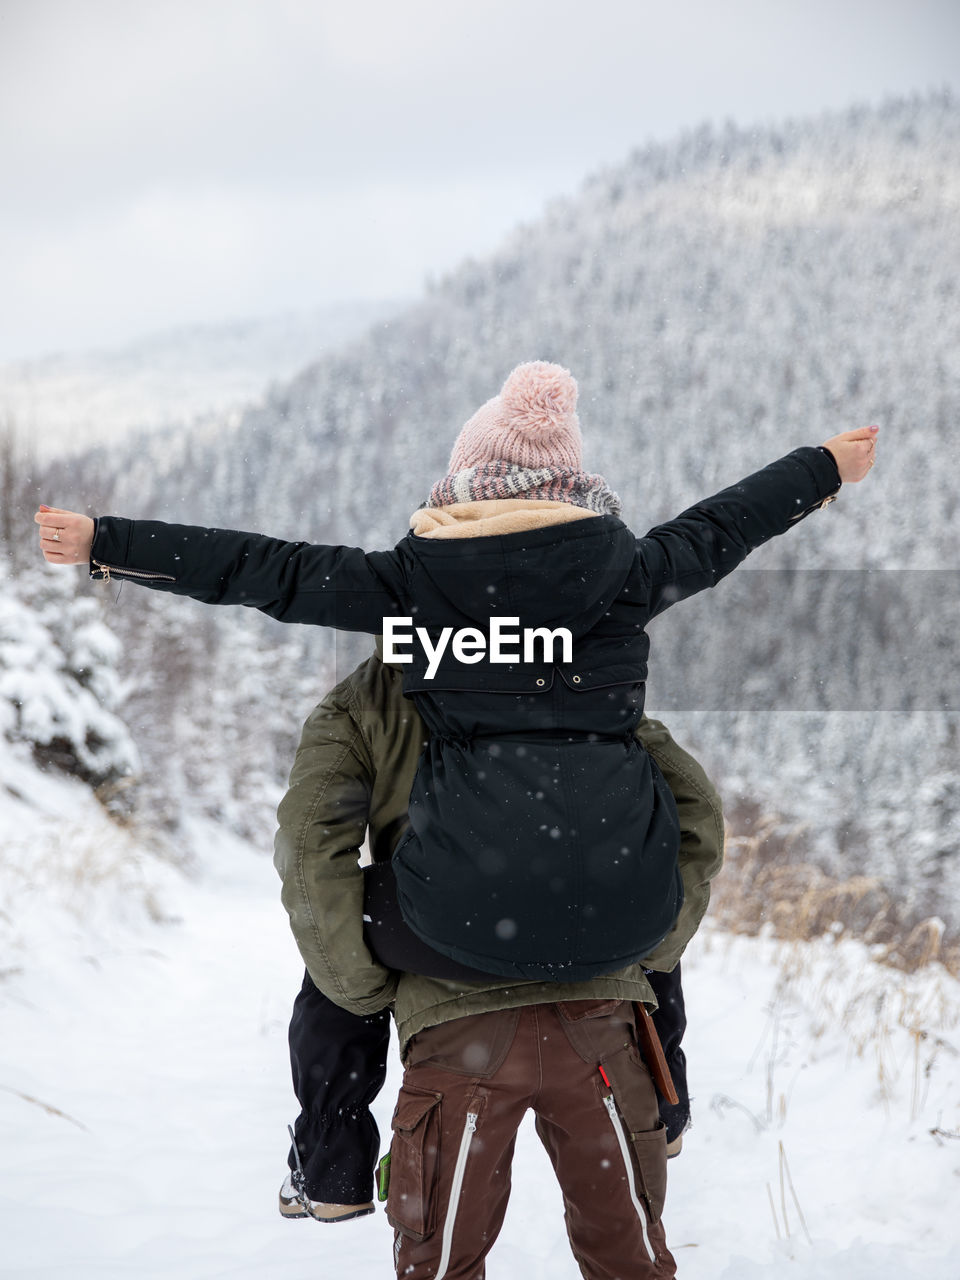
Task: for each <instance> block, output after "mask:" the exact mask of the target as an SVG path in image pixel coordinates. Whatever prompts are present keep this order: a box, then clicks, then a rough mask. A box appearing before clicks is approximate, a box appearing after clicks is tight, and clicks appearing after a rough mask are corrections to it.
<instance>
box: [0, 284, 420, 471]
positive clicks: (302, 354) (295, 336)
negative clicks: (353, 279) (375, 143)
mask: <svg viewBox="0 0 960 1280" xmlns="http://www.w3.org/2000/svg"><path fill="white" fill-rule="evenodd" d="M398 309H399V304H398V303H386V302H383V303H373V302H371V303H344V304H342V305H341V306H339V307H326V308H323V309H322V310H319V311H316V312H312V313H306V314H300V313H291V314H289V315H282V316H276V317H272V318H269V319H262V320H251V321H247V322H246V323H243V322H239V323H235V324H230V325H220V326H212V325H208V326H194V327H192V328H183V329H175V330H172V331H168V332H163V333H157V334H154V335H152V336H150V337H147V338H143V339H141V340H139V341H137V342H133V343H131V344H130V345H129V346H127V347H123V348H120V349H108V350H102V351H87V352H64V353H58V354H53V355H48V356H45V357H42V358H40V359H35V360H21V361H16V362H13V361H11V362H7V363H5V364H0V422H3V421H4V420H8V421H13V422H14V423H15V424H16V426H17V428H18V430H19V431H20V432H21V433H22V434H23V436H24V437H25V438H27V439H29V440H30V441H31V443H32V444H33V445H34V446H35V448H36V451H37V454H38V456H39V457H41V458H44V459H46V458H50V457H52V456H53V455H54V454H55V453H56V452H58V451H60V450H67V451H68V452H69V453H71V454H72V453H76V452H77V450H79V449H84V448H89V447H91V446H92V445H96V444H115V443H116V442H117V441H118V440H120V439H122V438H123V437H125V436H127V435H128V434H130V433H131V432H132V431H137V430H155V429H156V428H157V427H161V426H164V427H170V426H172V425H175V424H176V425H180V424H183V423H198V424H200V425H202V429H203V430H205V431H207V432H212V431H215V430H216V427H217V426H219V425H221V424H222V423H223V422H224V421H226V420H228V419H229V418H230V416H231V415H233V416H236V414H238V413H239V412H240V411H241V410H242V409H244V408H246V407H247V406H248V405H249V404H250V403H251V402H252V401H255V400H258V399H260V398H261V397H262V396H263V394H264V393H265V392H266V390H267V388H268V387H269V386H270V385H271V384H272V383H274V382H283V381H286V380H287V379H289V378H292V377H293V375H294V374H296V373H299V372H300V371H301V370H302V369H303V368H304V367H305V366H306V365H308V364H311V363H312V362H313V361H314V360H317V359H318V358H319V357H320V356H321V355H322V354H324V353H325V352H328V351H331V350H333V349H334V348H336V347H338V346H342V345H343V344H344V343H346V342H349V341H350V340H351V339H353V338H356V337H358V336H359V335H360V334H361V333H363V332H364V331H365V330H366V329H368V328H370V326H371V325H373V324H375V323H376V322H378V321H382V320H384V319H386V318H387V317H388V316H390V315H392V314H394V312H396V311H397V310H398ZM194 429H197V428H196V427H195V428H194Z"/></svg>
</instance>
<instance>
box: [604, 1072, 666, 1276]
mask: <svg viewBox="0 0 960 1280" xmlns="http://www.w3.org/2000/svg"><path fill="white" fill-rule="evenodd" d="M603 1103H604V1106H605V1107H606V1108H607V1114H608V1115H609V1116H610V1123H611V1124H612V1125H613V1131H614V1133H615V1134H616V1135H617V1143H618V1145H619V1147H620V1154H621V1155H622V1156H623V1164H624V1168H625V1169H626V1171H627V1186H628V1187H629V1188H630V1199H631V1200H632V1201H633V1207H634V1209H636V1211H637V1217H638V1218H639V1219H640V1230H641V1231H642V1232H643V1243H644V1246H645V1247H646V1250H647V1257H648V1258H649V1259H650V1261H651V1262H656V1260H657V1255H656V1254H655V1253H654V1251H653V1246H652V1245H651V1244H650V1237H649V1235H648V1234H647V1214H646V1210H645V1209H644V1207H643V1205H642V1204H641V1203H640V1198H639V1196H638V1195H637V1184H636V1179H635V1178H634V1176H633V1161H632V1160H631V1159H630V1149H629V1147H628V1146H627V1138H626V1135H625V1134H624V1132H623V1125H622V1123H621V1122H620V1117H619V1116H618V1115H617V1107H616V1103H615V1102H614V1100H613V1094H612V1093H608V1094H607V1095H606V1097H605V1098H604V1099H603Z"/></svg>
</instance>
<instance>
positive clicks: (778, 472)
mask: <svg viewBox="0 0 960 1280" xmlns="http://www.w3.org/2000/svg"><path fill="white" fill-rule="evenodd" d="M839 488H840V473H839V471H838V470H837V464H836V463H835V462H834V460H833V457H832V455H831V454H830V452H829V451H828V450H827V449H823V448H818V449H811V448H803V449H795V450H794V451H793V453H788V454H787V455H786V457H783V458H780V459H779V460H778V461H777V462H772V463H771V464H770V465H769V466H767V467H764V468H763V469H762V470H761V471H755V472H754V473H753V475H750V476H747V477H746V478H745V479H743V480H741V481H740V482H739V483H738V484H735V485H731V487H730V488H728V489H722V490H721V491H720V492H719V493H716V494H714V495H713V497H712V498H705V499H704V500H703V501H702V502H698V503H697V504H696V505H695V506H692V507H689V508H688V509H687V510H686V511H684V512H682V514H681V515H679V516H677V517H676V519H675V520H670V521H668V522H667V523H666V524H661V525H657V526H656V528H653V529H651V530H650V531H649V533H647V534H645V535H644V536H643V537H642V538H638V539H637V551H638V554H639V560H640V564H641V566H642V570H643V572H644V574H645V576H646V577H647V579H648V584H647V586H648V593H649V594H648V600H649V606H650V613H649V616H650V617H655V616H656V615H657V614H658V613H662V612H663V610H664V609H666V608H668V607H669V606H670V605H671V604H675V603H676V602H677V601H678V600H684V599H686V598H687V597H688V596H692V595H694V594H696V592H698V591H703V590H704V588H706V587H712V586H714V585H715V584H716V583H717V582H719V581H720V579H721V578H723V577H725V576H726V575H727V574H728V573H730V572H732V571H733V570H734V569H735V568H736V567H737V565H739V564H740V563H742V561H743V560H745V559H746V557H747V556H748V555H749V554H750V552H751V551H755V550H756V548H757V547H760V546H762V545H763V543H765V542H768V541H769V540H770V539H771V538H773V537H776V536H777V534H781V533H786V532H787V530H788V529H791V528H792V527H793V526H794V525H795V524H797V523H798V522H799V521H800V520H802V519H803V518H804V516H808V515H809V514H810V513H811V511H816V510H817V509H818V508H820V507H822V506H825V505H826V503H828V502H830V501H831V500H832V499H833V497H834V496H835V495H836V493H837V490H838V489H839Z"/></svg>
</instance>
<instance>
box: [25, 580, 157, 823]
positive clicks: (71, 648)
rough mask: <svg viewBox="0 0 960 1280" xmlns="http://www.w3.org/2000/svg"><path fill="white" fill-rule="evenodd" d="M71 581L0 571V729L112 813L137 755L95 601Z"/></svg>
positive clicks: (109, 637)
mask: <svg viewBox="0 0 960 1280" xmlns="http://www.w3.org/2000/svg"><path fill="white" fill-rule="evenodd" d="M28 584H29V587H30V591H29V593H28ZM75 586H76V583H75V580H74V578H73V576H72V575H71V576H70V577H69V578H68V577H67V576H58V574H57V571H54V570H51V571H47V572H43V571H42V570H39V569H38V570H37V571H36V573H35V574H32V575H31V576H30V578H29V579H26V580H23V581H16V580H14V579H11V578H6V579H0V732H2V733H3V734H4V736H5V737H6V738H7V739H8V740H9V741H11V742H22V743H25V744H27V745H28V746H29V747H30V749H31V751H32V753H33V756H34V758H35V759H36V760H37V762H38V763H39V764H41V765H43V766H54V767H56V768H58V769H61V770H63V771H64V772H65V773H69V774H72V775H75V776H76V777H79V778H80V779H82V780H83V781H84V782H87V783H89V784H90V785H91V786H93V787H96V788H98V789H99V793H100V795H101V798H102V799H103V800H104V802H105V803H106V804H107V805H108V807H110V808H111V809H112V810H114V811H121V810H123V809H125V808H126V807H127V804H128V801H127V800H126V799H125V798H124V792H125V791H126V790H127V785H126V784H127V783H128V781H129V780H132V779H133V778H134V777H135V775H136V774H137V773H138V771H139V767H140V758H139V753H138V752H137V749H136V746H135V745H134V742H133V739H132V738H131V736H130V732H129V730H128V729H127V727H126V725H125V724H124V722H123V720H122V719H121V718H120V717H119V715H117V713H116V707H117V706H118V704H119V701H120V699H121V698H122V696H123V693H124V689H123V686H122V685H121V682H120V680H119V678H118V675H117V667H116V664H117V661H118V658H119V646H118V643H117V640H116V637H115V636H114V635H113V634H112V633H111V632H110V630H109V629H108V628H107V627H106V625H105V624H104V623H103V621H102V619H101V618H100V616H99V606H98V604H97V602H96V600H94V599H92V598H90V597H89V596H86V597H84V596H77V595H75V594H74V590H75Z"/></svg>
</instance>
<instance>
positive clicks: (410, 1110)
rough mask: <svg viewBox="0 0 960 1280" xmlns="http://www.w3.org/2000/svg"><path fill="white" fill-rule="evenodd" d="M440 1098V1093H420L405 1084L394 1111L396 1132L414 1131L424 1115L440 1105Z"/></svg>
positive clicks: (393, 1123) (393, 1124) (393, 1122)
mask: <svg viewBox="0 0 960 1280" xmlns="http://www.w3.org/2000/svg"><path fill="white" fill-rule="evenodd" d="M440 1098H441V1095H440V1094H439V1093H418V1092H417V1091H416V1090H414V1089H409V1088H408V1087H407V1086H406V1085H404V1087H403V1088H402V1089H401V1090H400V1096H399V1098H398V1099H397V1105H396V1108H395V1109H394V1112H393V1121H392V1127H393V1129H394V1132H397V1131H399V1132H406V1133H410V1132H412V1131H413V1130H414V1129H416V1127H417V1125H418V1124H420V1122H421V1121H422V1120H423V1118H424V1116H426V1115H427V1114H428V1113H429V1112H430V1111H432V1110H433V1108H434V1107H436V1106H438V1105H439V1103H440Z"/></svg>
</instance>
